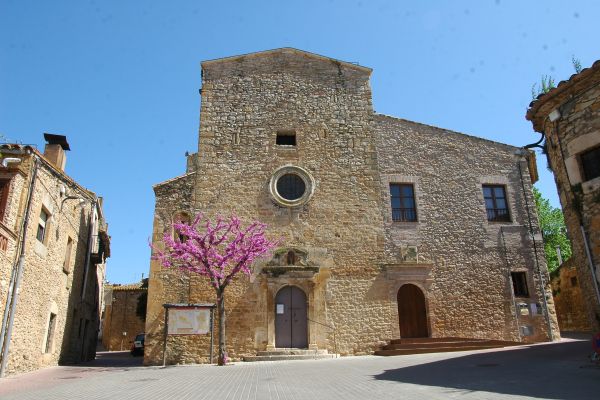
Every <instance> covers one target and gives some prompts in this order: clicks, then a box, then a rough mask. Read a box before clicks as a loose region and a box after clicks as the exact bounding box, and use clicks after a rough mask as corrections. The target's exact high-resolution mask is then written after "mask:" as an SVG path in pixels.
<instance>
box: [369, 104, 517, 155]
mask: <svg viewBox="0 0 600 400" xmlns="http://www.w3.org/2000/svg"><path fill="white" fill-rule="evenodd" d="M374 116H375V117H376V118H388V119H393V120H396V121H400V122H408V123H410V124H415V125H421V126H426V127H428V128H433V129H437V130H440V131H443V132H446V133H451V134H454V135H461V136H466V137H467V138H471V139H476V140H481V141H483V142H488V143H491V144H494V145H500V146H504V147H509V148H511V149H512V150H517V149H520V148H521V147H518V146H515V145H512V144H508V143H502V142H497V141H495V140H490V139H486V138H482V137H481V136H475V135H470V134H468V133H464V132H458V131H453V130H452V129H447V128H441V127H439V126H435V125H429V124H424V123H422V122H417V121H411V120H410V119H404V118H399V117H394V116H392V115H387V114H379V113H374Z"/></svg>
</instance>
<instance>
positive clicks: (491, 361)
mask: <svg viewBox="0 0 600 400" xmlns="http://www.w3.org/2000/svg"><path fill="white" fill-rule="evenodd" d="M590 351H591V347H590V343H589V342H587V341H577V340H563V341H561V342H558V343H552V344H542V345H533V346H519V347H513V348H507V349H493V350H482V351H467V352H456V353H445V354H418V355H411V356H398V357H377V356H362V357H346V358H339V359H329V360H311V361H279V362H255V363H235V364H234V365H230V366H227V367H217V366H213V365H194V366H169V367H166V368H162V367H136V366H135V365H124V364H120V365H117V366H115V367H109V366H100V367H96V368H94V367H91V366H82V367H56V368H49V369H46V370H43V371H38V372H35V373H30V374H23V375H19V376H17V377H13V378H8V379H6V378H5V379H3V380H0V398H1V399H2V400H25V399H36V400H38V399H48V400H52V399H61V400H62V399H90V400H95V399H97V400H100V399H144V400H154V399H157V400H158V399H161V400H162V399H194V400H196V399H198V400H202V399H220V400H227V399H231V400H234V399H275V400H288V399H289V400H304V399H307V400H315V399H328V400H352V399H428V400H435V399H469V400H470V399H532V398H535V399H595V400H597V399H599V398H600V395H599V393H600V367H598V366H594V365H593V364H591V363H590V362H589V361H588V359H587V356H588V355H589V353H590ZM91 365H93V363H92V364H91ZM67 378H68V379H67ZM23 382H28V383H29V385H25V386H24V385H23Z"/></svg>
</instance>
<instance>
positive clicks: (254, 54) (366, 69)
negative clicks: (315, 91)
mask: <svg viewBox="0 0 600 400" xmlns="http://www.w3.org/2000/svg"><path fill="white" fill-rule="evenodd" d="M283 51H287V52H292V53H297V54H302V55H305V56H309V57H312V58H315V59H318V60H322V61H333V62H337V63H340V64H343V65H344V66H346V67H348V68H352V69H356V70H359V71H363V72H368V73H371V72H372V71H373V69H372V68H369V67H364V66H362V65H358V64H353V63H351V62H348V61H342V60H338V59H336V58H332V57H327V56H323V55H320V54H316V53H311V52H310V51H305V50H300V49H296V48H293V47H279V48H276V49H270V50H263V51H256V52H252V53H245V54H238V55H235V56H228V57H222V58H214V59H211V60H205V61H202V62H201V63H200V65H201V66H202V67H204V65H208V64H216V63H221V62H231V61H235V60H238V59H240V58H243V57H261V56H265V55H268V54H270V53H275V52H283Z"/></svg>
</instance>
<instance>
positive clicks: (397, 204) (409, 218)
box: [390, 183, 417, 222]
mask: <svg viewBox="0 0 600 400" xmlns="http://www.w3.org/2000/svg"><path fill="white" fill-rule="evenodd" d="M390 199H391V202H392V221H398V222H415V221H416V220H417V209H416V207H415V190H414V187H413V185H412V184H411V183H390Z"/></svg>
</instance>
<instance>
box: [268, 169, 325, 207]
mask: <svg viewBox="0 0 600 400" xmlns="http://www.w3.org/2000/svg"><path fill="white" fill-rule="evenodd" d="M314 187H315V182H314V179H313V178H312V176H310V174H309V173H308V172H307V171H306V170H304V169H303V168H300V167H294V166H291V165H286V166H285V167H281V168H279V169H278V170H276V171H275V173H274V174H273V176H272V177H271V182H270V184H269V191H270V192H271V197H272V198H273V200H275V202H276V203H277V204H279V205H282V206H286V207H296V206H300V205H303V204H304V203H306V202H307V201H308V200H309V199H310V197H311V196H312V194H313V190H314Z"/></svg>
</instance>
